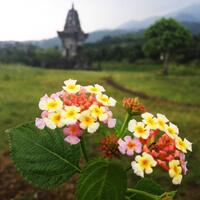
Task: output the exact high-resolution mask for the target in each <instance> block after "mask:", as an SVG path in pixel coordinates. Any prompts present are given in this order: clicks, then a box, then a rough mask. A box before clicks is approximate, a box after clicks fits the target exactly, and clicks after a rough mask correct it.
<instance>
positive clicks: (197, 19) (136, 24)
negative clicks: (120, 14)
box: [117, 3, 200, 33]
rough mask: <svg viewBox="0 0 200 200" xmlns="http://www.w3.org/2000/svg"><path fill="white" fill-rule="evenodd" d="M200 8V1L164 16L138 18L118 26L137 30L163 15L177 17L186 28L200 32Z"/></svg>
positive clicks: (146, 26)
mask: <svg viewBox="0 0 200 200" xmlns="http://www.w3.org/2000/svg"><path fill="white" fill-rule="evenodd" d="M199 10H200V3H199V4H198V3H196V4H192V5H190V6H188V7H186V8H183V9H181V10H178V11H176V12H171V13H169V14H166V15H163V16H154V17H150V18H146V19H144V20H140V21H136V20H133V21H129V22H126V23H124V24H122V25H120V26H119V27H117V28H118V29H126V30H133V31H136V30H140V29H146V28H148V27H149V26H150V25H152V24H153V23H154V22H155V21H156V20H158V19H160V18H161V17H172V18H175V19H176V20H177V21H179V22H181V23H182V24H183V25H185V27H186V28H189V30H191V31H192V32H193V33H200V31H199V26H200V12H199ZM190 23H191V24H190ZM195 25H196V26H197V30H194V27H195ZM190 28H191V29H190Z"/></svg>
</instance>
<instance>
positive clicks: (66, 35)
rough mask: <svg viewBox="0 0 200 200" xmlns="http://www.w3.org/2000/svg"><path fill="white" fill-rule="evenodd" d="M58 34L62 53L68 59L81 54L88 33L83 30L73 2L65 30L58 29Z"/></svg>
mask: <svg viewBox="0 0 200 200" xmlns="http://www.w3.org/2000/svg"><path fill="white" fill-rule="evenodd" d="M58 36H59V38H60V40H61V43H62V55H63V56H64V57H65V58H66V59H69V60H70V59H73V58H75V57H76V56H79V54H80V53H81V49H82V46H83V44H84V42H85V40H86V39H87V37H88V34H86V33H84V32H83V31H82V29H81V24H80V21H79V16H78V12H77V11H76V10H75V9H74V5H73V4H72V8H71V9H70V10H69V12H68V14H67V19H66V22H65V26H64V30H63V31H58Z"/></svg>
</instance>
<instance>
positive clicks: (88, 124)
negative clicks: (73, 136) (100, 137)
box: [79, 110, 99, 133]
mask: <svg viewBox="0 0 200 200" xmlns="http://www.w3.org/2000/svg"><path fill="white" fill-rule="evenodd" d="M79 120H80V127H81V128H82V129H87V131H88V132H89V133H94V132H95V131H96V130H97V129H98V128H99V123H98V122H95V118H94V117H92V116H91V112H90V111H89V110H86V111H83V112H82V113H81V116H80V119H79Z"/></svg>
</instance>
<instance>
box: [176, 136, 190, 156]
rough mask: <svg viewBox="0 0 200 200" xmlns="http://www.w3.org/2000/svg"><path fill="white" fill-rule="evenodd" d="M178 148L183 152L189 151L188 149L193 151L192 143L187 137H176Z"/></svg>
mask: <svg viewBox="0 0 200 200" xmlns="http://www.w3.org/2000/svg"><path fill="white" fill-rule="evenodd" d="M175 141H176V148H177V149H179V150H181V151H182V152H183V153H187V150H189V151H192V143H191V142H189V141H188V140H187V139H186V138H185V139H184V140H182V139H181V138H180V137H177V138H176V140H175Z"/></svg>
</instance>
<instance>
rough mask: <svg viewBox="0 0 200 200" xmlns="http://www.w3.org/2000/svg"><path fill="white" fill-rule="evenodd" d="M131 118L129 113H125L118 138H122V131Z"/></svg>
mask: <svg viewBox="0 0 200 200" xmlns="http://www.w3.org/2000/svg"><path fill="white" fill-rule="evenodd" d="M130 118H131V115H130V114H129V113H126V116H125V119H124V123H123V125H122V127H121V129H120V132H119V136H120V137H124V131H125V130H126V127H127V125H128V121H129V119H130Z"/></svg>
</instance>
